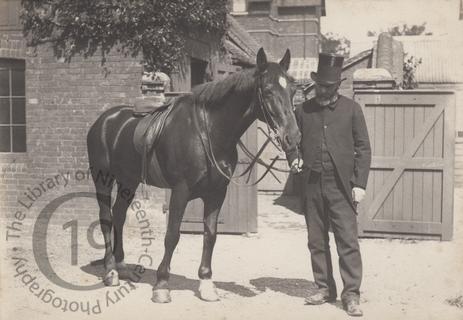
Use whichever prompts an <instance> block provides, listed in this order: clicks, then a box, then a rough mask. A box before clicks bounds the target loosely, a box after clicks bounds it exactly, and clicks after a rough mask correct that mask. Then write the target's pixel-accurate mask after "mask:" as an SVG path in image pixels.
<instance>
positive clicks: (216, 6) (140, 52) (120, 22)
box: [21, 0, 227, 73]
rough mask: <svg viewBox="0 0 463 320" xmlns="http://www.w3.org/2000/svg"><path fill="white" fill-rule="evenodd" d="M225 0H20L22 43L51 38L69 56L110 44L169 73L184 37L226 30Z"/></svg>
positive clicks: (107, 47) (57, 49)
mask: <svg viewBox="0 0 463 320" xmlns="http://www.w3.org/2000/svg"><path fill="white" fill-rule="evenodd" d="M226 4H227V0H22V5H23V10H22V13H21V19H22V22H23V26H24V29H23V32H24V35H25V36H26V38H27V39H28V44H29V45H32V46H36V45H39V44H42V43H51V44H52V47H53V49H54V52H55V55H56V56H57V57H64V58H65V59H66V61H70V60H71V58H72V57H73V56H75V55H76V54H81V55H83V56H84V57H88V56H92V55H94V54H95V53H97V52H100V53H101V55H102V63H104V62H105V60H106V58H105V57H106V55H107V54H108V53H109V51H110V50H111V49H113V48H115V49H117V50H118V51H120V52H121V53H122V54H124V55H131V56H133V57H137V56H141V57H142V59H143V60H142V62H143V63H144V65H145V66H146V67H147V69H148V70H159V71H163V72H167V73H170V71H172V69H173V68H174V67H175V65H176V64H177V62H178V61H179V58H180V57H181V56H182V52H183V49H184V46H185V41H186V39H187V38H188V37H197V36H199V35H204V34H213V35H215V36H217V37H218V39H220V38H221V37H222V36H223V35H224V33H225V30H226V14H227V7H226Z"/></svg>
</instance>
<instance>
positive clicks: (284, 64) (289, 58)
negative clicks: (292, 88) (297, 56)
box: [280, 49, 291, 71]
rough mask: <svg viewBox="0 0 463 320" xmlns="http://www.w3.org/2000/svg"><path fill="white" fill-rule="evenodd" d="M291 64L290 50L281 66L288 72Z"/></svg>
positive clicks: (287, 51)
mask: <svg viewBox="0 0 463 320" xmlns="http://www.w3.org/2000/svg"><path fill="white" fill-rule="evenodd" d="M290 63H291V52H290V51H289V49H286V52H285V55H284V57H283V59H281V61H280V66H281V67H282V68H283V69H284V70H285V71H288V69H289V64H290Z"/></svg>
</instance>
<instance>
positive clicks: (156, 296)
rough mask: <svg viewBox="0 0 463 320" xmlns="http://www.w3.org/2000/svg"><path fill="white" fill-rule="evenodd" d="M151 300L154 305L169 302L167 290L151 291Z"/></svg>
mask: <svg viewBox="0 0 463 320" xmlns="http://www.w3.org/2000/svg"><path fill="white" fill-rule="evenodd" d="M151 300H153V302H155V303H169V302H171V301H172V299H171V298H170V291H169V289H153V298H152V299H151Z"/></svg>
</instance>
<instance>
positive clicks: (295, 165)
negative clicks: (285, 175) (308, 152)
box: [291, 158, 304, 173]
mask: <svg viewBox="0 0 463 320" xmlns="http://www.w3.org/2000/svg"><path fill="white" fill-rule="evenodd" d="M303 165H304V160H302V159H300V158H297V159H294V160H293V162H292V163H291V172H292V173H299V172H301V171H302V166H303Z"/></svg>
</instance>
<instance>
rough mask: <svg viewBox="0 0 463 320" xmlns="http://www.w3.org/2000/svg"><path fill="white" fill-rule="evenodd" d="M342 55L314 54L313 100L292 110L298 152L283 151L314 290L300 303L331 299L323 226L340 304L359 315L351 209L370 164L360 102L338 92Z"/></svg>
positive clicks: (359, 267)
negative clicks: (296, 192)
mask: <svg viewBox="0 0 463 320" xmlns="http://www.w3.org/2000/svg"><path fill="white" fill-rule="evenodd" d="M342 63H343V57H341V56H336V55H331V54H320V57H319V63H318V70H317V73H314V72H312V73H311V77H312V79H313V80H314V81H315V95H316V96H315V98H313V99H310V100H308V101H305V102H304V103H303V104H302V105H301V106H299V107H298V108H296V118H297V121H298V126H299V128H300V130H301V133H302V141H301V148H300V149H301V152H302V154H298V152H293V153H290V154H288V155H287V157H288V162H289V164H290V166H291V170H292V171H293V172H303V179H302V180H303V183H302V184H303V192H302V197H303V198H302V200H303V201H302V203H303V209H304V214H305V219H306V224H307V230H308V246H309V250H310V254H311V262H312V269H313V275H314V280H315V283H316V285H317V286H318V289H317V290H316V291H315V292H313V293H312V294H310V295H309V296H308V297H307V298H306V302H307V303H308V304H312V305H318V304H322V303H325V302H329V301H335V300H336V296H337V292H336V284H335V282H334V278H333V267H332V263H331V255H330V247H329V237H328V230H329V228H330V227H331V229H332V230H333V233H334V237H335V242H336V248H337V252H338V255H339V269H340V272H341V278H342V282H343V284H344V289H343V291H342V293H341V300H342V302H343V306H344V308H345V310H346V311H347V313H348V314H349V315H350V316H362V315H363V312H362V310H361V309H360V302H359V298H360V283H361V280H362V261H361V257H360V249H359V243H358V233H357V217H356V214H357V213H356V207H357V204H358V203H359V202H360V201H362V199H363V197H364V195H365V188H366V185H367V180H368V173H369V169H370V162H371V150H370V142H369V138H368V132H367V128H366V124H365V118H364V116H363V113H362V110H361V108H360V106H359V105H358V104H357V103H356V102H354V101H353V100H351V99H349V98H346V97H344V96H342V95H339V94H338V89H339V86H340V84H341V81H342V80H341V71H342Z"/></svg>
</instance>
